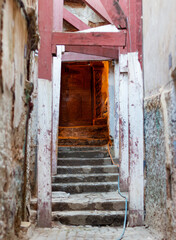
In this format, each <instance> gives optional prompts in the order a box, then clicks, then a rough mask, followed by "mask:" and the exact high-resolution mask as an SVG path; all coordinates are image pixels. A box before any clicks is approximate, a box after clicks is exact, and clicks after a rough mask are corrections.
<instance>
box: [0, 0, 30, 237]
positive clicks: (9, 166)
mask: <svg viewBox="0 0 176 240" xmlns="http://www.w3.org/2000/svg"><path fill="white" fill-rule="evenodd" d="M29 4H32V5H29ZM33 4H34V1H24V2H23V1H14V0H7V1H1V3H0V69H1V71H0V116H1V117H0V239H3V240H5V239H13V237H14V234H17V233H18V231H19V227H20V223H21V220H22V215H23V206H24V201H23V200H24V197H25V196H24V188H25V185H24V182H25V181H24V178H25V171H26V169H25V168H26V165H25V140H26V116H27V102H26V99H27V95H26V80H27V79H28V60H29V56H28V53H29V52H30V45H29V39H30V38H29V35H28V31H29V28H28V27H29V24H30V18H28V10H29V7H30V6H33ZM28 80H29V79H28Z"/></svg>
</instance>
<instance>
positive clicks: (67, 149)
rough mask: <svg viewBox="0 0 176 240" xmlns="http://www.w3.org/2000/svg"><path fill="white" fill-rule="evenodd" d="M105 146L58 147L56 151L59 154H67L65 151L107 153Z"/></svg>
mask: <svg viewBox="0 0 176 240" xmlns="http://www.w3.org/2000/svg"><path fill="white" fill-rule="evenodd" d="M107 149H108V148H107V146H90V147H89V146H80V147H77V146H73V147H72V146H59V147H58V151H59V152H62V151H63V152H67V151H78V152H79V151H80V152H81V151H87V152H88V151H97V152H101V151H107Z"/></svg>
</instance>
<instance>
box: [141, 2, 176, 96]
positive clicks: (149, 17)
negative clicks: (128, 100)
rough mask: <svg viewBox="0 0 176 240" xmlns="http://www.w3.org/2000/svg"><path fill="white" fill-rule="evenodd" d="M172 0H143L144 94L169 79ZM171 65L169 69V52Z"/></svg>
mask: <svg viewBox="0 0 176 240" xmlns="http://www.w3.org/2000/svg"><path fill="white" fill-rule="evenodd" d="M175 12H176V1H175V0H169V1H168V0H155V1H153V0H143V41H144V42H143V43H144V48H143V49H144V81H145V96H146V97H147V96H149V95H151V94H155V93H157V91H158V89H159V88H160V87H161V86H163V85H165V84H167V82H169V80H171V71H172V70H173V69H174V68H175V67H176V14H175ZM170 54H171V56H172V68H171V69H169V55H170Z"/></svg>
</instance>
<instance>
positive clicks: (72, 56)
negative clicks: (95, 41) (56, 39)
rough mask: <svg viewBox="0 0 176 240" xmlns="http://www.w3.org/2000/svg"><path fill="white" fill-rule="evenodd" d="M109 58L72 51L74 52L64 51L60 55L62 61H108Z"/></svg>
mask: <svg viewBox="0 0 176 240" xmlns="http://www.w3.org/2000/svg"><path fill="white" fill-rule="evenodd" d="M110 60H112V59H111V58H105V57H100V56H93V55H87V54H81V53H74V52H65V53H64V54H63V55H62V62H73V61H74V62H75V61H76V62H78V61H79V62H81V61H110Z"/></svg>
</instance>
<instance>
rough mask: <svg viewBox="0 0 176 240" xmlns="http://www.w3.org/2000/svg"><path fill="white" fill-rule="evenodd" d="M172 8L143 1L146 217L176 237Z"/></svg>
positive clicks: (174, 17)
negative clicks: (158, 26) (157, 27)
mask: <svg viewBox="0 0 176 240" xmlns="http://www.w3.org/2000/svg"><path fill="white" fill-rule="evenodd" d="M175 9H176V2H175V0H170V1H167V0H163V1H160V0H156V1H154V2H153V1H152V0H148V1H146V0H143V44H144V46H143V49H144V85H145V99H144V103H145V104H144V112H145V122H144V131H145V162H146V198H145V202H146V222H147V224H149V225H150V226H152V227H153V228H155V229H157V230H159V231H160V232H162V233H163V235H164V239H167V240H170V239H171V240H172V239H176V211H175V209H176V197H175V195H176V181H175V176H176V174H175V173H176V165H175V163H176V160H175V159H176V141H175V140H176V86H175V83H174V80H173V79H172V77H171V75H172V72H173V71H174V69H175V68H176V55H175V52H176V29H175V21H176V15H175ZM158 24H160V26H161V27H160V28H159V29H158V31H156V26H157V25H158Z"/></svg>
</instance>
